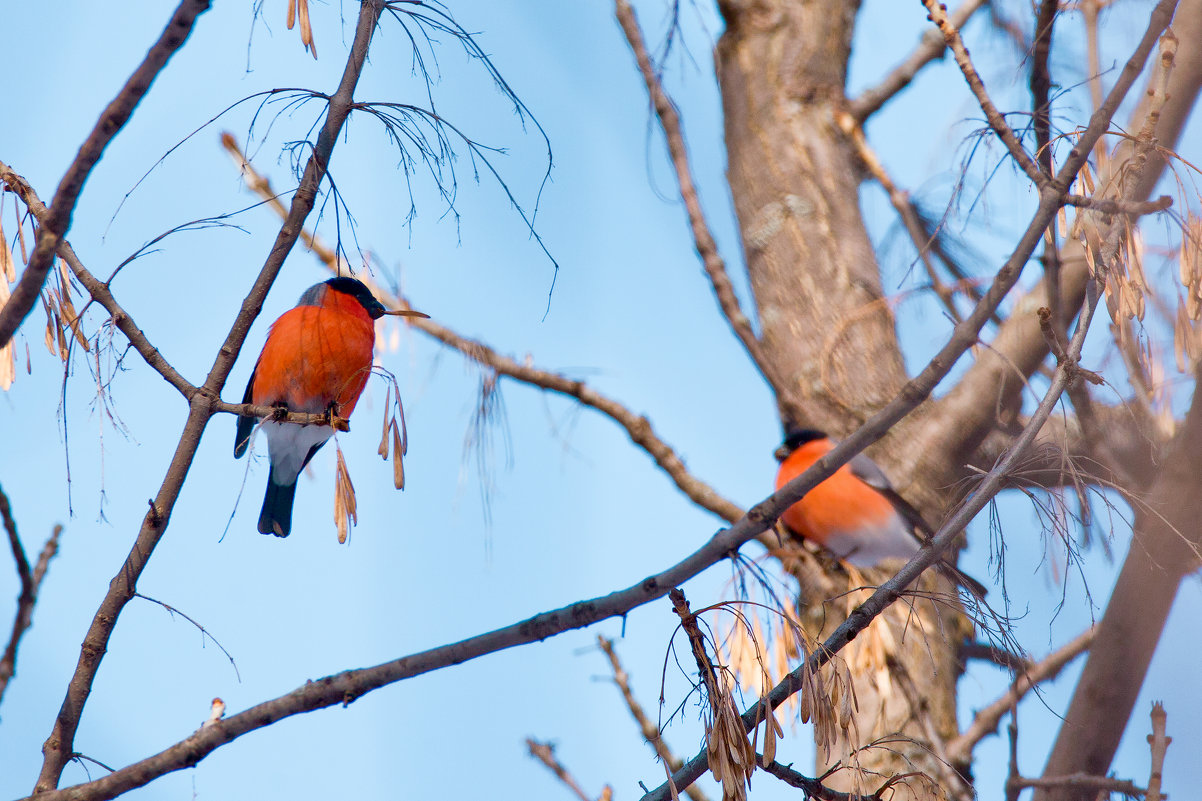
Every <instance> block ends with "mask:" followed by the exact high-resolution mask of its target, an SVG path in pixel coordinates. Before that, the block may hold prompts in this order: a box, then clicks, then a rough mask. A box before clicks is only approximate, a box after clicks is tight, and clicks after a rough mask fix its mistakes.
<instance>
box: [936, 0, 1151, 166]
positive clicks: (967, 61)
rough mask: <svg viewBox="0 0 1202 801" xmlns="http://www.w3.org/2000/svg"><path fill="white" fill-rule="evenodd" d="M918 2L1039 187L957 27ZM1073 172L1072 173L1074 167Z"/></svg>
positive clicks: (988, 118)
mask: <svg viewBox="0 0 1202 801" xmlns="http://www.w3.org/2000/svg"><path fill="white" fill-rule="evenodd" d="M922 4H923V5H924V6H926V9H927V17H928V19H930V20H931V22H933V23H935V25H937V26H938V28H939V32H940V33H941V34H943V40H944V42H946V44H947V46H948V47H949V48H951V51H952V53H953V54H954V55H955V57H956V63H957V64H958V65H959V66H960V71H961V72H963V73H964V80H965V81H966V82H967V83H968V88H969V89H970V90H972V93H973V95H975V96H976V98H977V103H978V104H979V105H980V106H981V110H982V111H984V112H985V119H986V121H987V122H988V123H989V127H990V128H992V129H993V132H994V133H995V134H997V136H998V138H999V139H1001V140H1002V143H1003V144H1005V145H1006V149H1007V150H1009V151H1010V155H1011V156H1013V157H1014V160H1015V161H1016V162H1018V166H1019V167H1021V168H1022V171H1023V172H1025V173H1026V174H1027V177H1028V178H1030V179H1031V181H1032V182H1033V183H1034V184H1035V185H1036V186H1042V185H1043V183H1044V178H1043V176H1041V175H1040V174H1039V168H1038V167H1036V166H1035V162H1033V161H1031V156H1030V155H1029V154H1028V153H1027V151H1026V149H1025V148H1024V147H1023V144H1022V142H1020V141H1019V140H1018V136H1016V135H1015V133H1014V129H1013V128H1011V127H1010V125H1009V124H1008V123H1007V122H1006V119H1005V117H1003V116H1002V114H1001V112H999V111H998V110H997V106H995V105H994V104H993V101H992V100H990V99H989V93H988V92H987V91H985V83H984V81H982V80H981V76H980V75H978V74H977V70H976V67H974V66H973V65H972V59H971V58H970V57H969V55H968V48H967V47H965V46H964V40H963V39H961V38H960V31H959V28H958V26H957V25H956V24H955V23H953V22H952V20H951V18H950V17H948V15H947V11H946V10H945V9H944V7H943V5H942V4H941V3H939V2H938V0H922ZM1165 24H1166V25H1167V24H1168V23H1167V22H1166V23H1165ZM1141 63H1142V62H1141ZM1087 152H1088V151H1087ZM1074 174H1076V171H1075V170H1074Z"/></svg>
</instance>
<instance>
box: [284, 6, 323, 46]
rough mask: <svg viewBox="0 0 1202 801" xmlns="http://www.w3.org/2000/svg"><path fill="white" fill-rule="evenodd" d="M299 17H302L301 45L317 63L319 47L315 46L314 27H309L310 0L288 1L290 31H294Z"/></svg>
mask: <svg viewBox="0 0 1202 801" xmlns="http://www.w3.org/2000/svg"><path fill="white" fill-rule="evenodd" d="M297 17H300V35H301V44H303V45H304V46H305V50H307V51H308V52H310V53H312V54H313V59H314V60H315V61H316V60H317V45H315V44H313V27H312V26H311V25H309V0H288V30H292V26H293V25H295V24H296V18H297Z"/></svg>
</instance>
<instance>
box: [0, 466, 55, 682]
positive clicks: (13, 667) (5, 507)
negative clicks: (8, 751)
mask: <svg viewBox="0 0 1202 801" xmlns="http://www.w3.org/2000/svg"><path fill="white" fill-rule="evenodd" d="M0 519H2V520H3V522H4V531H5V533H7V534H8V544H9V547H10V548H11V549H12V552H13V561H14V562H15V563H16V568H17V578H18V579H19V581H20V584H21V592H20V593H19V594H18V595H17V614H16V616H15V617H14V619H13V630H12V633H11V634H10V635H9V637H8V645H6V646H5V647H4V655H3V656H0V700H3V699H4V691H5V690H6V689H8V682H9V680H10V679H12V677H13V676H14V675H15V674H16V672H17V648H18V647H19V646H20V644H21V637H22V636H24V634H25V632H26V630H28V629H29V627H30V626H31V625H32V624H33V607H34V605H35V604H36V603H37V601H38V590H39V589H41V586H42V579H43V578H45V576H46V568H47V567H49V566H50V560H51V559H52V558H54V555H55V554H56V553H58V538H59V535H60V534H61V533H62V531H63V527H62V526H55V527H54V530H53V531H51V533H50V539H48V540H46V544H45V545H43V546H42V552H41V554H39V555H38V560H37V562H35V563H34V565H33V568H32V569H31V568H30V567H29V559H28V558H26V556H25V548H24V546H22V545H21V538H20V537H18V536H17V521H16V520H15V519H13V513H12V507H11V506H10V505H9V501H8V496H7V495H5V494H4V490H3V489H0Z"/></svg>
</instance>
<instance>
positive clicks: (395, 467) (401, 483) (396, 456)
mask: <svg viewBox="0 0 1202 801" xmlns="http://www.w3.org/2000/svg"><path fill="white" fill-rule="evenodd" d="M404 454H405V448H404V446H403V445H402V444H401V435H400V433H399V432H398V431H397V426H396V420H393V421H392V485H393V486H394V487H396V488H397V489H399V490H403V489H404V488H405V456H404Z"/></svg>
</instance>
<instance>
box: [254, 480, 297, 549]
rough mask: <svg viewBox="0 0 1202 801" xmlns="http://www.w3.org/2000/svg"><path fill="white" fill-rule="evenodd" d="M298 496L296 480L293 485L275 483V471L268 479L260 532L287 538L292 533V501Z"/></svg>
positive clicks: (260, 514)
mask: <svg viewBox="0 0 1202 801" xmlns="http://www.w3.org/2000/svg"><path fill="white" fill-rule="evenodd" d="M295 496H296V480H295V479H293V481H292V483H291V484H277V483H275V470H272V471H271V475H270V476H268V478H267V494H266V495H265V496H264V497H263V511H261V512H259V532H260V533H262V534H274V535H276V536H277V537H287V536H288V533H289V532H290V531H292V499H293V498H294V497H295Z"/></svg>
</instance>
